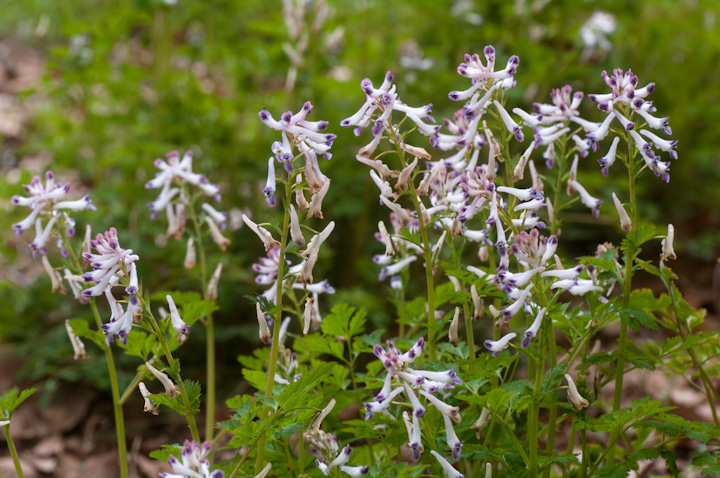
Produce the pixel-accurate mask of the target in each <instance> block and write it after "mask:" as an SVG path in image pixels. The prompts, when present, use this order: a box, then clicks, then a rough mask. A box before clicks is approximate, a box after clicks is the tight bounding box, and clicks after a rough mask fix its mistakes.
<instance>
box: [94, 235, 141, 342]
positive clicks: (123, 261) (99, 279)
mask: <svg viewBox="0 0 720 478" xmlns="http://www.w3.org/2000/svg"><path fill="white" fill-rule="evenodd" d="M90 247H91V249H95V251H96V253H95V254H93V253H91V252H85V253H83V259H84V260H85V261H86V262H88V263H89V264H90V267H92V268H93V271H92V272H87V273H85V274H83V276H82V277H83V279H84V280H85V282H90V283H94V285H93V286H92V287H90V288H88V289H85V290H83V292H82V295H83V296H85V297H96V296H99V295H102V294H105V296H106V297H107V300H108V303H109V304H110V309H111V311H112V314H111V316H110V322H109V323H107V324H103V326H102V328H103V331H104V332H105V335H107V339H106V340H107V342H108V343H112V341H113V340H114V339H113V336H115V335H117V336H118V337H119V338H120V340H121V342H122V343H123V344H125V343H127V334H128V333H129V332H130V329H131V328H132V324H133V318H134V317H135V315H136V314H139V313H140V312H141V311H142V307H140V304H139V300H138V298H137V292H138V275H137V265H136V264H135V261H137V260H138V259H139V257H138V256H137V255H136V254H133V251H132V249H123V248H122V247H120V242H119V241H118V236H117V230H116V229H115V228H114V227H111V228H110V229H109V230H108V231H106V232H105V233H104V234H98V235H97V236H95V239H94V240H92V241H90ZM121 281H123V282H124V285H125V292H126V293H127V294H128V301H127V302H128V303H127V309H126V310H125V311H123V309H122V305H121V304H120V303H119V302H118V301H116V300H115V296H114V295H113V293H112V287H113V286H115V285H121V284H120V283H121Z"/></svg>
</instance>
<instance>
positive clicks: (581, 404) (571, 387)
mask: <svg viewBox="0 0 720 478" xmlns="http://www.w3.org/2000/svg"><path fill="white" fill-rule="evenodd" d="M565 378H566V379H567V381H568V400H570V401H571V402H572V404H573V405H575V408H577V409H578V411H580V410H582V409H583V408H585V407H587V406H589V405H590V403H589V402H588V401H587V400H585V399H584V398H583V397H582V395H580V392H578V389H577V387H576V386H575V382H573V379H572V377H571V376H570V375H569V374H565Z"/></svg>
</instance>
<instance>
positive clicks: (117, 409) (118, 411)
mask: <svg viewBox="0 0 720 478" xmlns="http://www.w3.org/2000/svg"><path fill="white" fill-rule="evenodd" d="M90 308H91V309H92V312H93V316H94V317H95V323H96V324H97V326H98V329H100V326H101V325H102V320H101V319H100V313H99V311H98V309H97V305H96V304H95V299H90ZM102 349H103V352H105V360H106V361H107V367H108V374H109V375H110V390H111V393H112V401H113V412H114V414H115V434H116V437H117V443H118V461H119V463H120V476H121V477H122V478H127V476H128V459H127V443H126V441H125V419H124V417H123V409H122V404H121V402H120V389H119V387H118V379H117V370H116V368H115V359H114V358H113V354H112V348H111V347H110V345H108V344H104V345H103V346H102Z"/></svg>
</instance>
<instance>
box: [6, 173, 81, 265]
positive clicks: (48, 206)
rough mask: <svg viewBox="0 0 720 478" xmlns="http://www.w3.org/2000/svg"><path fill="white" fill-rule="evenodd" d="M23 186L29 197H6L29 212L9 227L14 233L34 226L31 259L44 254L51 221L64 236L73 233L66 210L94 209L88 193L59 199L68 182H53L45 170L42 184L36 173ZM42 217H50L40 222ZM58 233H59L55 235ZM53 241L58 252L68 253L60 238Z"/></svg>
mask: <svg viewBox="0 0 720 478" xmlns="http://www.w3.org/2000/svg"><path fill="white" fill-rule="evenodd" d="M23 188H25V191H26V192H27V193H28V194H29V197H23V196H17V195H16V196H13V197H12V199H10V202H11V203H12V204H13V205H15V206H26V207H29V208H30V214H29V215H28V216H27V217H26V218H25V219H24V220H22V221H20V222H18V223H15V224H13V226H12V228H13V229H14V230H15V231H16V234H17V235H18V236H19V235H21V234H22V233H23V231H26V230H27V229H31V228H35V231H36V236H35V239H34V240H33V242H31V243H30V249H32V253H33V257H35V258H38V257H39V256H41V255H45V254H46V253H47V247H46V246H47V244H48V242H49V241H50V238H51V235H52V232H53V227H54V226H55V224H58V225H60V224H63V226H64V227H65V228H66V230H67V234H68V236H71V237H72V236H74V235H75V221H74V220H73V219H72V218H71V217H70V216H69V215H68V211H81V210H84V209H87V210H88V211H94V210H95V206H93V205H92V203H91V202H90V195H89V194H88V195H85V197H83V198H82V199H78V200H75V201H60V200H61V199H64V198H65V195H66V194H67V193H68V191H70V183H66V184H65V185H61V184H56V183H55V174H53V172H52V171H47V172H46V173H45V184H44V185H43V183H42V180H41V179H40V176H35V177H33V178H32V180H31V181H30V184H24V185H23ZM63 210H65V211H63ZM45 216H49V217H50V219H49V220H48V222H47V223H46V224H45V225H43V222H42V218H43V217H45ZM59 221H61V222H59ZM58 236H60V235H59V234H58ZM57 242H58V246H59V247H60V252H61V253H62V254H63V256H65V257H67V255H68V252H67V251H66V250H65V248H64V246H63V243H62V240H61V239H59V238H58V241H57Z"/></svg>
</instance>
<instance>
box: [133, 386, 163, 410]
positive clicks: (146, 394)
mask: <svg viewBox="0 0 720 478" xmlns="http://www.w3.org/2000/svg"><path fill="white" fill-rule="evenodd" d="M138 388H139V389H140V394H141V395H142V397H143V399H144V400H145V406H144V407H143V411H144V412H146V413H152V414H153V415H158V414H159V413H160V411H159V410H158V408H157V405H155V402H153V401H152V399H151V398H150V395H152V394H151V393H150V391H149V390H148V388H147V387H146V386H145V383H144V382H140V383H139V384H138Z"/></svg>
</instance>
